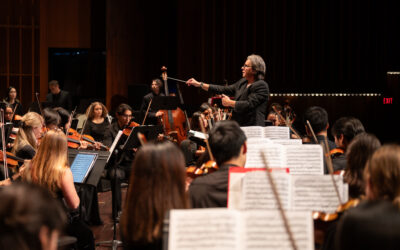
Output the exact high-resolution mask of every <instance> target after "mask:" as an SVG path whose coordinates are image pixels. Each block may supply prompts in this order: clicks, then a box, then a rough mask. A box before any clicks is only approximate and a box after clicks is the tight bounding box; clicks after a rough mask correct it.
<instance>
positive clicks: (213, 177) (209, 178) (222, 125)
mask: <svg viewBox="0 0 400 250" xmlns="http://www.w3.org/2000/svg"><path fill="white" fill-rule="evenodd" d="M208 140H209V144H210V149H211V152H213V155H214V157H215V160H216V162H217V165H218V167H219V169H218V170H217V171H215V172H213V173H210V174H208V175H205V176H200V177H197V178H196V179H194V180H193V182H192V183H191V184H190V186H189V196H190V200H191V203H192V207H193V208H207V207H226V206H227V196H228V175H229V168H230V167H234V166H235V167H237V166H239V167H243V166H244V165H245V163H246V152H247V145H246V135H245V134H244V132H243V131H242V130H241V129H240V127H239V125H238V123H237V122H235V121H220V122H218V123H217V124H216V125H215V126H214V127H213V129H211V131H210V133H209V139H208Z"/></svg>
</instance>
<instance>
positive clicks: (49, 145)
mask: <svg viewBox="0 0 400 250" xmlns="http://www.w3.org/2000/svg"><path fill="white" fill-rule="evenodd" d="M67 151H68V146H67V137H66V135H65V134H64V133H63V132H62V131H61V130H49V131H48V132H47V133H46V134H45V135H44V137H43V138H42V141H41V143H40V146H39V148H38V150H37V153H36V155H35V157H34V158H33V159H32V162H31V166H30V167H29V168H28V167H27V169H26V170H25V171H24V173H23V176H22V179H23V180H24V181H26V182H30V183H34V184H36V185H39V186H41V187H43V188H45V189H47V190H48V191H49V192H50V193H51V194H52V195H53V197H54V198H57V199H59V200H60V201H63V203H64V204H65V208H66V210H67V211H68V213H67V215H68V217H69V224H68V227H67V234H69V235H71V236H74V237H76V238H77V245H78V248H79V249H94V238H93V233H92V231H91V230H90V229H89V227H88V226H87V225H86V224H84V223H83V221H82V220H81V219H80V218H79V212H78V207H79V203H80V199H79V196H78V193H77V192H76V189H75V186H74V180H73V176H72V172H71V169H70V167H69V165H68V153H67Z"/></svg>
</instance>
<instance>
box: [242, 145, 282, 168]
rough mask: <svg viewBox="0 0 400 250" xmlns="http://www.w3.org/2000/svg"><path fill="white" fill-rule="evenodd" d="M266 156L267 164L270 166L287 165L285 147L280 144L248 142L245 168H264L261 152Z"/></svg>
mask: <svg viewBox="0 0 400 250" xmlns="http://www.w3.org/2000/svg"><path fill="white" fill-rule="evenodd" d="M260 152H264V153H265V154H266V157H267V164H268V167H270V168H284V167H287V160H286V149H285V146H283V145H280V144H272V143H268V144H248V145H247V156H246V164H245V168H264V167H265V166H264V163H263V160H262V157H261V153H260Z"/></svg>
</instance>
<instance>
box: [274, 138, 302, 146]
mask: <svg viewBox="0 0 400 250" xmlns="http://www.w3.org/2000/svg"><path fill="white" fill-rule="evenodd" d="M271 142H272V143H276V144H281V145H301V144H303V142H302V141H301V139H271Z"/></svg>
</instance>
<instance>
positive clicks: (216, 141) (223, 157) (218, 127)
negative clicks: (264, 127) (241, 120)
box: [208, 121, 246, 166]
mask: <svg viewBox="0 0 400 250" xmlns="http://www.w3.org/2000/svg"><path fill="white" fill-rule="evenodd" d="M208 141H209V144H210V148H211V152H212V153H213V155H214V158H215V160H216V162H217V164H218V165H219V166H220V165H221V164H222V163H224V162H226V161H228V160H230V159H232V158H233V157H236V156H239V154H240V148H241V147H242V145H243V144H244V142H245V141H246V135H245V134H244V132H243V130H242V129H241V128H240V127H239V124H238V123H237V122H235V121H219V122H217V123H216V124H215V126H214V127H213V128H212V129H211V131H210V133H209V138H208Z"/></svg>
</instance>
